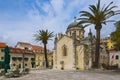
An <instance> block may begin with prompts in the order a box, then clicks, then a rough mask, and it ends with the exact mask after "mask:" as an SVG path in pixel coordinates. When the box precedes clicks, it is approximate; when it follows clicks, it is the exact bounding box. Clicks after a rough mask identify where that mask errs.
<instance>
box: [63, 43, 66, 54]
mask: <svg viewBox="0 0 120 80" xmlns="http://www.w3.org/2000/svg"><path fill="white" fill-rule="evenodd" d="M63 56H67V47H66V46H65V45H64V46H63Z"/></svg>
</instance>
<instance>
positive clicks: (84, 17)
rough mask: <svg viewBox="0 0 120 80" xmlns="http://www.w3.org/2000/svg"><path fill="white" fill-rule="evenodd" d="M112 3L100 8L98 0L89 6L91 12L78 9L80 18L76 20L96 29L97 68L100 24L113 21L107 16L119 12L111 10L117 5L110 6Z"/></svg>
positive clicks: (97, 65) (96, 62)
mask: <svg viewBox="0 0 120 80" xmlns="http://www.w3.org/2000/svg"><path fill="white" fill-rule="evenodd" d="M112 4H113V2H110V3H109V4H108V5H107V6H106V5H105V4H104V6H103V7H102V8H101V6H100V0H98V3H97V5H90V6H89V9H90V11H91V12H88V11H80V16H81V18H78V20H80V21H79V24H85V27H86V26H89V25H91V24H93V25H94V26H95V30H96V55H95V66H96V67H97V68H98V67H99V47H100V31H101V28H102V24H105V25H106V23H107V22H113V20H109V18H111V17H112V16H114V15H117V14H119V13H120V11H119V10H116V11H114V10H113V9H114V8H116V7H117V6H111V5H112ZM79 24H78V25H79Z"/></svg>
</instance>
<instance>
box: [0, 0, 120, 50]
mask: <svg viewBox="0 0 120 80" xmlns="http://www.w3.org/2000/svg"><path fill="white" fill-rule="evenodd" d="M110 1H112V0H101V4H102V5H103V4H108V3H109V2H110ZM113 1H114V5H116V6H118V8H117V9H120V4H119V3H120V0H113ZM96 3H97V0H0V42H6V43H7V44H8V45H9V46H15V44H16V43H17V42H18V41H23V42H29V43H31V44H35V45H42V44H40V43H36V42H35V41H34V37H33V34H35V33H36V31H38V30H39V29H49V31H54V34H57V33H65V31H66V28H67V26H68V25H69V24H70V23H71V22H73V21H74V16H76V17H79V11H81V10H89V9H88V7H89V5H90V4H96ZM119 18H120V15H118V16H115V17H113V18H112V19H115V20H120V19H119ZM89 28H91V29H92V32H93V34H95V30H94V27H93V26H90V27H87V28H85V31H86V32H85V36H87V33H88V31H89ZM114 30H115V28H114V25H113V23H109V24H107V25H105V26H103V29H102V30H101V37H105V36H107V35H109V34H110V33H111V32H112V31H114ZM48 48H49V49H52V48H53V41H50V42H49V44H48Z"/></svg>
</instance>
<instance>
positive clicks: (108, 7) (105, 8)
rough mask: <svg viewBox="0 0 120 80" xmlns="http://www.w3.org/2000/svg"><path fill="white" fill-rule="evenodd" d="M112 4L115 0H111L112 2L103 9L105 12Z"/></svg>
mask: <svg viewBox="0 0 120 80" xmlns="http://www.w3.org/2000/svg"><path fill="white" fill-rule="evenodd" d="M111 4H113V2H110V3H109V4H108V5H107V6H106V7H105V9H104V10H103V12H105V11H106V10H107V9H108V8H109V6H110V5H111Z"/></svg>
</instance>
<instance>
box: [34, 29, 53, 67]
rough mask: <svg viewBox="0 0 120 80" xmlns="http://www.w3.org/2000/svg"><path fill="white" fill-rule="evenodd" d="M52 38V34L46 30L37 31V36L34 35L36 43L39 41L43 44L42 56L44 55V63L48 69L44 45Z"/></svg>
mask: <svg viewBox="0 0 120 80" xmlns="http://www.w3.org/2000/svg"><path fill="white" fill-rule="evenodd" d="M53 36H54V35H53V32H48V30H39V31H38V32H37V34H35V35H34V37H35V40H36V41H38V42H39V41H41V42H42V43H43V44H44V55H45V61H46V68H48V67H49V64H48V59H47V48H46V45H47V43H48V40H51V38H52V37H53Z"/></svg>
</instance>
